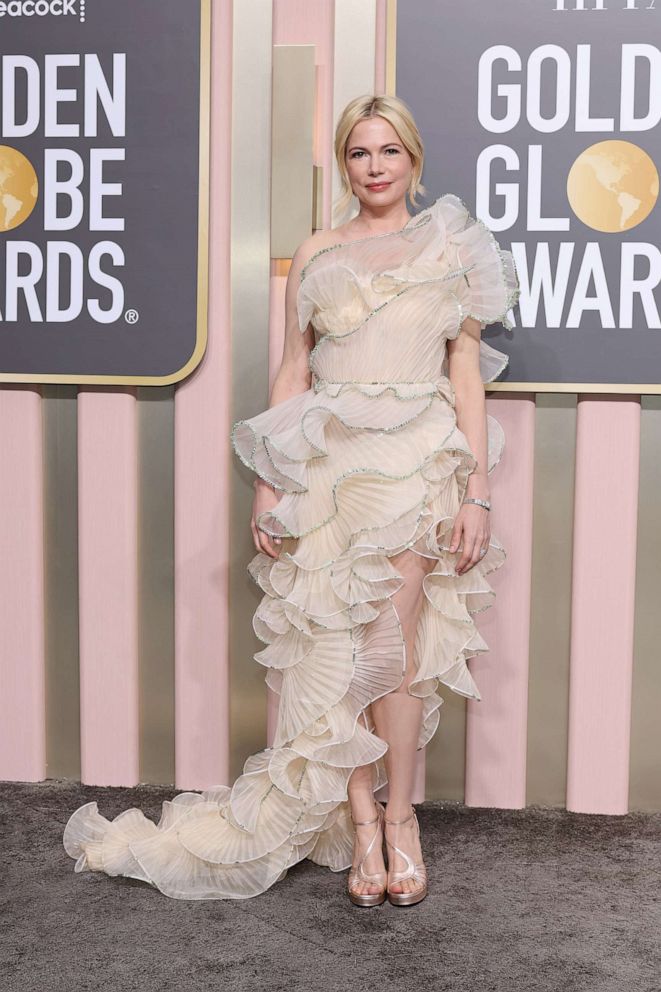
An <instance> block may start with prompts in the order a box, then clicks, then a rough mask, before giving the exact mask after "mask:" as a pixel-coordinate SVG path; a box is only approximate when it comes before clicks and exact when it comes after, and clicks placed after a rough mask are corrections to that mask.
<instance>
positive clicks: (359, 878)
mask: <svg viewBox="0 0 661 992" xmlns="http://www.w3.org/2000/svg"><path fill="white" fill-rule="evenodd" d="M375 805H376V808H377V815H376V816H375V817H374V818H373V819H372V820H354V818H353V816H352V817H351V820H352V823H353V824H354V826H357V827H361V826H367V825H368V824H369V823H378V824H379V826H378V827H377V828H376V830H375V831H374V836H373V837H372V839H371V840H370V842H369V844H368V845H367V849H366V851H365V853H364V854H363V856H362V858H361V859H360V861H359V862H358V864H357V865H355V867H354V866H352V867H351V869H350V871H349V878H348V882H347V890H348V893H349V898H350V899H351V902H352V903H353V904H354V905H355V906H380V905H381V903H383V902H385V901H386V878H387V875H386V872H385V871H377V872H373V873H371V874H370V873H368V872H366V871H365V868H364V865H365V861H366V860H367V858H368V857H369V854H370V852H371V851H372V849H373V847H374V845H375V844H376V840H377V837H378V836H379V830H383V817H384V812H385V811H384V809H383V806H381V804H380V803H375ZM382 843H383V841H382ZM357 882H371V883H372V884H374V885H381V889H380V891H379V892H354V891H353V889H354V887H355V885H356V883H357Z"/></svg>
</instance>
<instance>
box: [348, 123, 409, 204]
mask: <svg viewBox="0 0 661 992" xmlns="http://www.w3.org/2000/svg"><path fill="white" fill-rule="evenodd" d="M345 161H346V165H347V171H348V173H349V181H350V182H351V188H352V190H353V192H354V193H355V195H356V196H357V197H358V199H359V200H360V202H361V203H364V204H366V205H369V206H373V207H387V206H390V205H391V204H393V203H396V202H397V201H398V200H401V199H404V198H405V196H406V193H407V192H408V188H409V184H410V182H411V175H412V172H413V166H412V163H411V157H410V155H409V153H408V152H407V150H406V148H405V147H404V145H403V144H402V142H401V141H400V138H399V135H398V134H397V131H395V129H394V127H393V126H392V124H391V123H390V121H387V120H386V119H385V118H384V117H369V118H367V119H365V120H362V121H358V123H357V124H356V125H355V126H354V127H353V128H352V130H351V134H350V135H349V140H348V141H347V147H346V152H345ZM377 183H380V184H384V185H381V186H377V185H375V184H377ZM372 187H373V188H372Z"/></svg>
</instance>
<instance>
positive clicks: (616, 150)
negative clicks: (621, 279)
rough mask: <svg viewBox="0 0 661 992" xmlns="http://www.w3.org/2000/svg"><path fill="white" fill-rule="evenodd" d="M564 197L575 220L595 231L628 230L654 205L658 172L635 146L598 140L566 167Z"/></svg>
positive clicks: (629, 143) (628, 142) (642, 218)
mask: <svg viewBox="0 0 661 992" xmlns="http://www.w3.org/2000/svg"><path fill="white" fill-rule="evenodd" d="M567 196H568V198H569V203H570V205H571V208H572V210H573V211H574V213H575V214H576V216H577V217H578V219H579V220H582V221H583V223H584V224H586V225H587V226H588V227H591V228H594V230H595V231H605V232H608V233H618V232H623V231H629V230H630V229H631V228H632V227H636V225H638V224H640V223H641V222H642V221H644V220H645V218H646V217H647V216H648V214H649V213H650V212H651V210H652V209H653V208H654V205H655V204H656V201H657V199H658V196H659V173H658V172H657V169H656V166H655V165H654V162H653V161H652V159H651V158H650V156H649V155H648V154H647V152H645V151H643V149H642V148H639V147H638V145H634V144H632V143H631V142H630V141H616V140H613V141H599V142H597V144H594V145H591V146H590V147H589V148H586V149H585V151H583V152H581V154H580V155H579V156H578V158H577V159H576V161H575V162H574V164H573V165H572V167H571V169H570V170H569V176H568V178H567Z"/></svg>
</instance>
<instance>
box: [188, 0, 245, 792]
mask: <svg viewBox="0 0 661 992" xmlns="http://www.w3.org/2000/svg"><path fill="white" fill-rule="evenodd" d="M211 39H212V41H211V122H210V126H211V137H210V140H211V145H210V156H211V172H210V205H209V216H210V227H209V310H208V313H209V325H208V344H207V349H206V352H205V355H204V358H203V360H202V362H201V363H200V365H199V366H198V367H197V369H196V370H195V371H194V372H193V373H192V375H190V376H189V377H188V378H187V379H185V380H184V381H183V382H182V383H181V384H179V385H178V386H177V389H176V393H175V694H176V695H175V723H176V743H175V761H176V785H177V787H178V788H183V789H205V788H208V787H209V786H211V785H216V784H220V783H226V782H227V781H228V776H229V701H228V693H229V666H228V608H229V603H228V559H229V519H230V507H229V492H230V485H229V473H230V468H231V452H230V443H229V432H230V426H231V425H230V396H231V392H230V390H231V382H230V377H231V367H232V366H231V351H230V348H231V334H230V332H229V328H230V254H229V253H230V233H231V232H230V182H231V167H230V162H231V140H230V136H231V113H232V96H231V94H232V10H231V4H214V5H213V9H212V24H211Z"/></svg>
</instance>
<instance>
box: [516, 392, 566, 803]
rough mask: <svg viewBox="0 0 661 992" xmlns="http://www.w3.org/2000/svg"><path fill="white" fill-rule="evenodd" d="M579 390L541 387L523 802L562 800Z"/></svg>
mask: <svg viewBox="0 0 661 992" xmlns="http://www.w3.org/2000/svg"><path fill="white" fill-rule="evenodd" d="M575 448H576V396H575V395H573V396H572V395H570V394H567V393H543V394H542V393H540V394H538V396H537V402H536V408H535V469H534V471H535V475H534V483H533V542H532V544H533V546H532V575H531V582H532V589H531V607H530V610H531V617H530V661H529V685H528V736H527V764H526V804H527V805H530V804H531V803H534V804H539V805H543V806H564V805H565V796H566V781H567V733H568V726H569V709H568V707H569V656H570V629H571V577H572V528H573V513H574V510H573V507H574V456H575Z"/></svg>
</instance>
